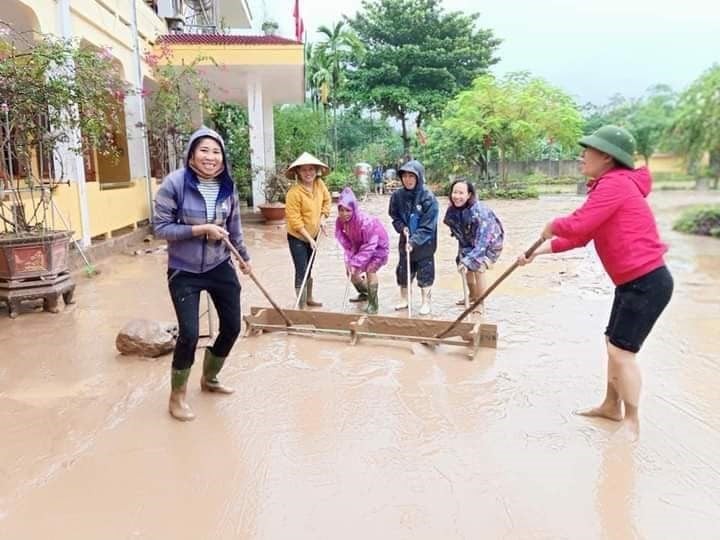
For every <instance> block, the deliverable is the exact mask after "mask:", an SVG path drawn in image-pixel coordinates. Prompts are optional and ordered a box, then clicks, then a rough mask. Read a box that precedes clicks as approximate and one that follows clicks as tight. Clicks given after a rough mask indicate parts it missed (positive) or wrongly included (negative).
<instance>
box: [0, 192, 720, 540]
mask: <svg viewBox="0 0 720 540" xmlns="http://www.w3.org/2000/svg"><path fill="white" fill-rule="evenodd" d="M708 200H714V201H715V202H718V200H720V198H719V197H718V196H717V195H708V194H706V193H674V192H659V193H656V194H654V195H653V196H652V204H653V206H654V208H655V209H656V211H657V217H658V221H659V223H660V226H661V229H662V234H663V236H664V239H665V240H666V241H667V242H668V244H669V245H670V251H669V254H668V258H667V260H668V264H669V267H670V269H671V271H672V272H673V274H674V277H675V280H676V292H675V296H674V298H673V300H672V302H671V304H670V306H669V308H668V310H667V311H666V312H665V314H664V315H663V317H662V318H661V320H660V321H659V323H658V325H657V327H656V329H655V331H654V332H653V334H652V335H651V337H650V338H649V340H648V341H647V342H646V345H645V348H644V349H643V351H642V353H641V355H640V362H641V366H642V369H643V374H644V376H645V387H644V394H643V399H642V403H641V417H642V422H643V426H642V429H643V432H642V434H641V440H640V441H639V442H638V443H637V444H635V445H631V444H629V443H627V442H626V441H625V440H624V439H623V438H621V437H617V436H616V433H615V432H616V430H617V425H616V424H614V423H611V422H608V421H603V420H590V419H585V418H580V417H576V416H573V415H572V414H571V411H572V410H573V409H575V408H577V407H579V406H583V405H591V404H594V403H595V402H597V401H598V400H599V398H600V397H601V395H602V392H603V390H604V377H605V373H604V366H605V361H604V357H603V349H604V339H603V330H604V326H605V323H606V319H607V316H608V313H609V309H610V304H611V294H612V286H611V284H610V282H609V280H608V278H607V277H606V276H605V275H604V273H603V271H602V269H601V267H600V264H599V262H598V260H597V258H596V256H595V254H594V251H593V250H592V249H591V248H588V249H582V250H578V251H575V252H572V253H569V254H565V255H563V256H555V257H550V258H541V259H538V261H537V262H536V263H534V264H532V265H530V266H528V267H525V268H521V269H520V270H518V271H517V272H516V273H515V274H513V275H512V276H511V277H510V278H508V280H507V281H506V282H505V283H503V284H502V285H501V286H500V288H499V289H498V290H497V291H496V292H495V293H493V295H492V296H491V297H490V298H489V299H488V300H487V309H486V314H485V320H486V321H488V322H494V323H497V324H498V326H499V345H498V349H497V350H489V349H485V350H483V351H482V353H481V355H480V356H479V358H478V359H477V360H476V361H475V362H469V361H468V360H466V359H465V358H464V357H463V356H462V353H461V352H460V351H458V350H456V349H450V348H445V349H439V350H438V351H435V352H432V351H429V350H427V349H425V348H423V347H422V346H420V345H412V344H409V343H397V342H396V343H392V342H389V343H385V342H368V341H366V342H364V343H362V344H361V345H359V346H357V347H351V346H349V345H348V344H347V342H346V341H344V340H341V339H332V338H322V339H321V338H307V337H295V336H293V337H287V336H285V335H282V334H273V335H265V336H262V337H259V338H247V339H242V340H240V341H239V342H238V343H237V345H236V346H235V348H234V350H233V353H232V356H231V358H230V361H229V365H228V367H227V368H226V370H225V371H224V372H223V374H222V375H223V380H224V381H225V382H227V383H231V384H233V385H234V386H235V387H236V388H237V389H238V391H237V392H236V393H235V394H234V395H233V396H229V397H224V396H223V397H218V396H213V395H206V394H201V393H200V391H199V376H200V373H199V371H200V370H199V369H197V368H196V369H195V370H194V372H193V374H192V377H191V390H190V391H189V399H190V402H191V404H192V406H193V407H194V410H195V413H196V414H197V416H198V418H197V419H196V420H195V421H194V422H190V423H187V424H184V423H180V422H177V421H174V420H173V419H171V418H170V416H169V415H168V414H167V397H168V392H169V389H168V387H169V363H170V358H169V356H166V357H163V358H160V359H156V360H148V359H139V358H131V357H122V356H120V355H119V354H118V353H117V352H116V351H115V348H114V340H115V336H116V333H117V331H118V330H119V328H120V327H121V326H122V325H123V324H124V323H125V322H127V321H128V320H129V319H131V318H135V317H147V318H154V319H160V320H173V312H172V308H171V304H170V300H169V297H168V293H167V288H166V284H165V273H164V266H165V254H164V253H156V254H148V255H143V256H137V257H131V256H122V255H120V256H115V257H113V258H111V259H109V260H108V261H106V262H105V263H104V264H103V267H104V272H103V273H102V274H101V275H99V276H97V277H95V278H92V279H87V278H84V277H79V278H78V281H79V283H78V289H77V293H76V298H77V304H76V305H75V306H72V307H70V308H68V309H67V310H65V311H64V312H62V313H60V314H57V315H51V314H47V313H28V314H23V315H21V316H20V318H18V319H16V320H14V321H11V320H10V319H8V318H6V312H5V311H3V310H2V309H0V351H1V352H0V433H2V438H1V439H0V441H1V442H0V539H18V540H34V539H43V540H45V539H47V538H72V539H74V540H81V539H98V538H103V539H136V538H142V539H164V538H174V539H205V538H207V539H245V538H248V539H250V538H252V539H261V538H262V539H289V538H313V539H315V538H318V539H340V538H342V539H356V538H357V539H367V538H392V539H406V538H407V539H426V538H427V539H440V538H443V539H444V538H468V539H470V538H492V539H495V538H513V539H560V538H567V539H580V538H582V539H595V538H598V539H599V538H611V539H624V538H658V539H665V538H698V539H706V538H707V539H710V538H718V537H720V451H718V449H720V392H718V384H717V381H718V375H719V374H720V332H719V331H718V328H720V324H719V323H720V308H719V307H718V306H720V241H717V240H713V239H709V238H696V237H690V236H685V235H680V234H678V233H674V232H672V231H671V230H670V225H671V222H672V219H673V218H674V217H675V216H677V215H678V213H679V212H680V210H681V209H682V207H683V206H685V205H688V204H693V203H697V202H702V201H708ZM580 201H581V199H580V198H577V197H571V196H557V197H544V198H542V199H541V200H539V201H522V202H492V203H491V205H492V206H493V208H495V210H496V211H497V213H498V214H499V216H500V217H501V219H502V220H503V222H504V224H505V228H506V231H507V243H506V248H505V251H504V253H503V256H502V257H501V259H500V261H499V263H498V265H497V267H496V268H495V269H494V270H493V273H492V275H494V276H497V275H499V273H500V272H502V270H503V269H504V268H506V267H507V266H508V265H510V264H511V263H512V262H513V260H514V258H515V256H516V255H517V254H518V253H519V252H520V251H521V250H522V249H524V248H525V247H527V246H529V245H530V244H531V243H532V242H533V241H534V240H535V238H536V235H537V234H538V233H539V231H540V229H541V227H542V225H543V224H544V223H545V222H546V221H547V220H549V219H550V218H551V217H553V216H554V215H556V214H558V213H563V212H567V211H569V210H571V209H572V208H574V207H575V206H576V205H577V204H579V203H580ZM442 204H443V205H445V204H446V201H443V202H442ZM366 206H367V208H369V209H370V210H371V211H372V212H373V213H376V214H378V215H382V216H385V215H386V206H387V199H386V198H381V199H378V198H373V197H371V198H370V199H368V201H367V205H366ZM384 219H385V221H386V222H387V218H384ZM391 235H392V241H393V243H394V242H396V239H397V237H396V236H395V235H394V233H391ZM246 236H247V241H248V245H249V249H250V252H251V254H252V256H253V265H254V268H255V270H256V273H257V275H258V277H259V278H260V279H261V280H262V281H263V282H264V284H265V286H266V287H267V288H268V289H269V290H270V291H271V292H272V293H273V294H275V295H276V296H277V299H278V301H279V302H280V303H281V304H283V305H285V306H289V305H290V304H291V302H292V294H293V290H292V280H291V274H292V269H291V266H292V265H291V262H290V257H289V253H288V249H287V244H286V239H285V232H284V229H283V228H281V227H280V228H277V227H269V226H259V225H258V226H247V227H246ZM440 238H441V242H440V243H441V247H440V249H439V252H438V257H437V266H438V269H439V276H438V279H437V282H436V286H435V288H434V296H433V300H434V302H433V315H432V317H433V318H444V319H448V320H450V319H452V318H454V316H456V315H457V314H459V312H460V309H459V308H456V307H455V306H453V305H452V304H453V303H454V301H455V300H457V299H458V298H459V297H460V296H461V294H462V288H461V284H460V281H459V278H458V277H457V273H456V272H455V270H454V265H453V263H452V261H453V259H454V254H455V244H454V243H453V242H452V241H451V239H450V237H449V234H448V233H447V229H446V228H444V227H442V226H441V233H440ZM320 250H321V252H320V255H319V260H318V264H317V275H316V288H317V289H318V293H317V296H318V297H320V298H321V299H322V300H323V301H324V302H325V308H324V309H326V310H343V306H342V303H343V293H344V290H345V283H344V278H343V272H342V265H341V261H342V256H341V253H340V251H339V250H338V248H337V247H336V246H335V242H334V240H332V239H327V240H323V241H322V242H321V245H320ZM396 260H397V254H396V253H395V252H393V254H392V258H391V263H390V265H389V266H388V267H386V268H385V269H384V270H383V271H382V272H381V275H380V278H381V297H380V301H381V313H386V314H389V313H390V312H391V305H392V303H394V302H395V301H396V299H397V291H396V287H395V286H394V270H393V268H394V263H395V262H396ZM243 285H244V290H243V306H244V309H247V308H248V307H249V306H251V305H267V303H266V302H265V301H264V299H263V298H262V297H261V295H260V293H259V291H258V290H257V288H255V287H254V285H253V284H252V283H251V282H249V281H247V280H243ZM417 296H419V294H418V295H417ZM418 301H419V298H418ZM418 305H419V302H418ZM416 307H417V306H416ZM353 309H355V308H350V307H346V308H345V310H346V311H351V310H353ZM198 357H199V355H198ZM196 367H197V366H196Z"/></svg>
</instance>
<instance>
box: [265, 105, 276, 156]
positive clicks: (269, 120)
mask: <svg viewBox="0 0 720 540" xmlns="http://www.w3.org/2000/svg"><path fill="white" fill-rule="evenodd" d="M263 129H264V130H265V166H266V167H267V168H268V169H275V121H274V119H273V104H272V103H270V102H269V101H265V102H264V103H263Z"/></svg>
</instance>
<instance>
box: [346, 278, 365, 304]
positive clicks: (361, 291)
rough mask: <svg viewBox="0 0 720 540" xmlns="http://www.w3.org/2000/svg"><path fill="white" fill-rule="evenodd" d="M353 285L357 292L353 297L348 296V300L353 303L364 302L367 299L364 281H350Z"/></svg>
mask: <svg viewBox="0 0 720 540" xmlns="http://www.w3.org/2000/svg"><path fill="white" fill-rule="evenodd" d="M352 284H353V287H355V290H356V291H357V292H358V295H357V296H356V297H355V298H348V302H352V303H353V304H357V303H358V302H365V301H366V300H367V299H368V289H367V287H366V286H365V284H364V283H362V282H360V283H355V282H354V281H353V282H352Z"/></svg>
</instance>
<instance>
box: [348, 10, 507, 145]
mask: <svg viewBox="0 0 720 540" xmlns="http://www.w3.org/2000/svg"><path fill="white" fill-rule="evenodd" d="M478 18H479V15H477V14H471V15H466V14H463V13H460V12H445V11H443V9H442V7H441V1H440V0H364V1H363V3H362V9H361V10H360V11H359V12H358V13H357V14H356V16H355V17H354V18H352V19H349V20H350V25H351V27H352V28H353V29H354V30H355V32H356V33H357V35H358V36H359V38H360V40H361V41H362V42H363V43H364V45H365V49H366V54H365V55H364V56H363V57H362V59H360V60H357V61H355V62H351V63H350V64H349V68H350V70H349V72H348V85H347V90H348V92H349V93H350V94H351V98H352V101H353V102H354V103H356V104H358V105H361V106H364V107H367V108H369V109H372V110H376V111H379V112H381V113H383V114H384V115H386V116H389V117H393V118H396V119H397V120H398V121H399V122H400V124H401V127H402V138H403V145H404V150H405V153H406V154H407V153H408V152H409V148H410V136H409V134H408V125H407V124H408V122H409V121H411V120H412V119H413V118H414V121H415V125H416V126H417V127H418V128H420V127H421V126H422V124H423V122H424V121H425V120H426V119H429V118H432V117H434V116H436V115H438V114H439V113H440V112H441V111H442V110H443V108H444V106H445V104H446V103H447V101H448V100H449V99H451V98H452V97H454V96H455V95H456V94H457V93H458V92H459V91H461V90H462V89H464V88H467V87H468V86H469V85H470V84H471V82H472V81H473V80H474V79H475V78H476V77H477V76H478V75H480V74H483V73H485V72H487V69H488V67H489V66H491V65H493V64H495V63H496V62H497V61H498V58H497V57H496V56H495V53H496V49H497V47H498V45H499V44H500V40H499V39H497V38H495V37H494V35H493V32H492V31H491V30H488V29H479V28H477V26H476V22H477V20H478Z"/></svg>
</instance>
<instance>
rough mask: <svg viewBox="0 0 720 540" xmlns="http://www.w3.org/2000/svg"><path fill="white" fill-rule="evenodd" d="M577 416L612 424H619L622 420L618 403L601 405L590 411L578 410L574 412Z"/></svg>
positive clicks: (620, 407)
mask: <svg viewBox="0 0 720 540" xmlns="http://www.w3.org/2000/svg"><path fill="white" fill-rule="evenodd" d="M574 413H575V414H577V415H578V416H587V417H590V418H606V419H608V420H612V421H613V422H620V421H622V419H623V414H622V406H621V404H620V402H617V403H603V404H602V405H600V406H599V407H592V408H591V409H579V410H577V411H574Z"/></svg>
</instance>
